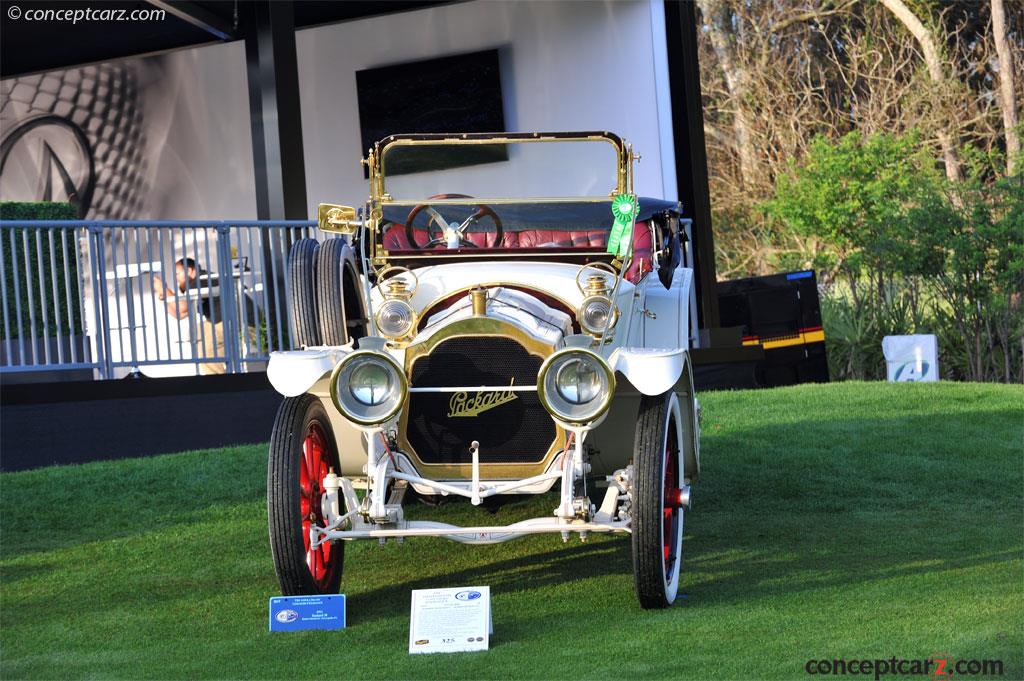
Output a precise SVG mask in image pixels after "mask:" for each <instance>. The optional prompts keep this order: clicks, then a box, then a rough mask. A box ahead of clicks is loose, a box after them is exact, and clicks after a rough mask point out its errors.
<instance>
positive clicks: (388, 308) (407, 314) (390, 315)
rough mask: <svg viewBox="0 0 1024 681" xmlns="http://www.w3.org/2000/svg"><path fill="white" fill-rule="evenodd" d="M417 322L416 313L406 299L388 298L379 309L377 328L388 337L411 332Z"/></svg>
mask: <svg viewBox="0 0 1024 681" xmlns="http://www.w3.org/2000/svg"><path fill="white" fill-rule="evenodd" d="M415 322H416V313H415V312H414V311H413V309H412V307H411V306H410V305H409V303H407V302H405V301H404V300H388V301H386V302H385V303H384V304H383V305H381V306H380V309H379V310H378V311H377V328H378V329H380V332H381V333H382V334H384V335H385V336H387V337H388V338H402V337H403V336H406V335H408V334H409V332H410V331H411V330H412V326H413V324H414V323H415Z"/></svg>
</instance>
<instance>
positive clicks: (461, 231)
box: [405, 194, 505, 250]
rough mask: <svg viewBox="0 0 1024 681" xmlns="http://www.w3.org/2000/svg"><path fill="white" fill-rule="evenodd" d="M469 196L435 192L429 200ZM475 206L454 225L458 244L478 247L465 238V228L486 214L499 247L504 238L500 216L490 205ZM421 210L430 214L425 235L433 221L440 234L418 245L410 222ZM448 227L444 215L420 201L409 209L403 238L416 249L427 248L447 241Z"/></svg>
mask: <svg viewBox="0 0 1024 681" xmlns="http://www.w3.org/2000/svg"><path fill="white" fill-rule="evenodd" d="M471 198H473V197H472V196H468V195H466V194H436V195H434V196H431V197H430V200H433V199H471ZM477 208H478V209H479V210H477V212H475V213H473V214H472V215H470V216H469V217H468V218H466V219H465V221H463V223H462V224H461V225H459V226H458V227H455V232H456V234H457V236H458V238H459V246H460V247H461V246H469V247H471V248H478V246H477V245H476V244H475V243H473V242H472V241H470V240H469V239H468V238H466V229H468V228H469V226H470V225H472V224H473V223H475V222H477V221H479V220H480V218H482V217H484V216H485V215H486V216H488V217H490V218H491V219H492V220H494V227H495V236H494V248H499V247H500V246H501V244H502V242H503V241H504V240H505V229H504V227H502V225H501V218H499V217H498V214H497V213H495V212H494V210H493V209H492V208H491V207H490V206H485V205H483V204H478V205H477ZM423 210H426V211H427V213H428V214H429V215H430V220H429V221H428V222H427V236H428V237H429V236H430V225H432V224H434V223H435V222H436V223H437V226H438V227H440V228H441V236H440V237H437V238H432V239H430V241H428V242H427V243H426V244H425V245H423V246H420V245H419V244H418V243H416V233H415V232H416V230H414V229H413V226H412V223H413V220H415V219H416V216H417V215H419V214H420V211H423ZM448 227H449V225H448V221H447V220H445V219H444V217H442V216H441V214H440V213H438V212H437V210H436V209H435V208H434V207H433V206H431V205H430V204H428V203H421V204H419V205H417V206H415V207H414V208H413V209H412V210H411V211H409V217H407V218H406V219H405V238H406V239H408V240H409V244H410V245H411V246H413V247H414V248H416V249H419V250H425V249H427V248H433V247H434V246H437V245H439V244H445V243H448V239H447V238H445V231H446V230H447V229H448Z"/></svg>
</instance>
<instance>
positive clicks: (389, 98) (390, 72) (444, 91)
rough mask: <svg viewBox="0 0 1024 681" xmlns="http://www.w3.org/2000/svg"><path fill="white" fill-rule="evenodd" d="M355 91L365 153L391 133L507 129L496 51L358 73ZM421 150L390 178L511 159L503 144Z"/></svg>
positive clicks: (405, 156)
mask: <svg viewBox="0 0 1024 681" xmlns="http://www.w3.org/2000/svg"><path fill="white" fill-rule="evenodd" d="M356 90H357V92H358V97H359V127H360V133H361V138H362V144H363V152H364V153H365V151H366V150H367V149H369V148H370V147H371V146H373V144H374V143H375V142H377V141H379V140H381V139H384V138H385V137H387V136H388V135H395V134H402V133H427V132H503V131H504V130H505V108H504V102H503V100H502V93H501V71H500V61H499V55H498V50H496V49H494V50H484V51H482V52H470V53H465V54H457V55H450V56H445V57H438V58H435V59H425V60H422V61H414V62H407V63H404V64H391V65H388V66H381V67H377V68H372V69H364V70H362V71H356ZM418 151H419V150H412V149H409V150H406V151H404V152H403V153H402V155H401V159H400V160H399V159H398V158H396V159H395V162H394V163H392V164H391V165H390V166H389V167H388V170H387V173H388V175H401V174H407V173H419V172H426V171H430V170H444V169H447V168H458V167H462V166H472V165H479V164H481V163H495V162H500V161H507V160H508V150H507V148H506V147H505V145H503V144H487V145H472V146H463V147H459V148H457V149H452V148H451V147H448V148H447V149H446V150H445V152H446V153H443V154H442V153H439V149H430V150H426V149H425V150H423V153H416V152H418Z"/></svg>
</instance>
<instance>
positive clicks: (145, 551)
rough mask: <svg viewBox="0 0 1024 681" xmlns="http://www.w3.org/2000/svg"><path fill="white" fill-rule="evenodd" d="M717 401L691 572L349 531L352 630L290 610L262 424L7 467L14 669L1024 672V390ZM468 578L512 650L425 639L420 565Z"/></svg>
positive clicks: (453, 581)
mask: <svg viewBox="0 0 1024 681" xmlns="http://www.w3.org/2000/svg"><path fill="white" fill-rule="evenodd" d="M703 405H704V440H703V442H704V447H703V456H702V459H703V477H702V479H701V480H700V482H699V483H698V484H697V485H696V487H695V492H694V499H695V501H694V508H693V511H692V512H691V513H690V514H689V515H688V516H687V526H686V543H685V558H684V563H683V570H684V576H683V585H682V589H683V591H684V592H685V595H684V597H683V598H682V599H681V602H680V603H678V604H677V606H676V607H673V608H671V609H668V610H663V611H642V610H640V609H639V607H638V606H637V604H636V600H635V598H634V595H633V577H632V571H631V565H630V560H629V540H628V538H607V537H606V538H601V537H593V538H592V539H591V540H590V541H589V542H587V543H586V544H581V543H579V542H578V541H577V540H572V541H570V542H569V543H568V544H564V545H563V544H562V542H561V540H560V539H559V538H557V537H542V536H536V537H531V538H527V539H520V540H518V541H514V542H510V543H506V544H501V545H497V546H485V547H474V546H463V545H460V544H454V543H449V542H446V541H444V540H440V539H419V540H408V541H406V542H405V544H404V545H396V544H394V543H389V544H387V545H386V546H379V545H378V544H376V543H355V544H349V545H348V547H347V551H346V561H345V577H344V580H343V583H342V586H343V589H344V591H345V593H346V594H347V595H348V597H349V609H348V614H349V624H350V628H349V629H347V630H345V631H342V632H303V633H298V634H274V635H271V634H270V633H268V631H267V599H268V597H270V596H274V595H277V591H276V589H277V586H276V580H275V577H274V570H273V567H272V565H271V560H270V550H269V547H268V541H267V521H266V509H265V502H264V495H265V484H266V483H265V477H266V472H265V471H266V469H265V464H266V451H265V448H264V447H241V448H235V449H225V450H218V451H207V452H195V453H189V454H182V455H174V456H163V457H157V458H149V459H138V460H128V461H120V462H109V463H98V464H90V465H85V466H69V467H61V468H50V469H44V470H39V471H30V472H25V473H13V474H7V475H4V476H2V477H0V513H2V515H0V678H4V679H15V678H132V679H142V678H296V679H313V678H318V679H350V678H358V679H378V678H431V679H434V678H436V679H469V678H473V679H477V678H517V679H541V678H576V679H599V678H625V677H629V678H636V679H647V678H650V679H714V678H743V679H760V678H773V679H774V678H780V679H810V678H813V677H810V676H808V675H807V674H806V672H805V671H804V665H805V664H806V663H807V661H808V660H810V659H830V660H831V659H838V658H846V659H858V660H859V659H869V658H880V659H889V658H892V657H894V656H895V657H897V658H927V657H930V656H931V655H933V654H945V655H948V656H951V657H952V658H954V659H962V660H969V659H978V660H986V659H999V660H1002V661H1003V663H1004V674H1003V676H1002V677H1001V678H1004V679H1021V678H1022V676H1024V668H1022V656H1024V653H1022V651H1024V564H1022V558H1024V514H1022V511H1024V499H1022V494H1024V389H1022V388H1021V387H1014V386H995V385H977V384H945V383H942V384H931V385H907V384H900V385H895V384H885V383H878V384H865V383H860V384H858V383H846V384H834V385H821V386H800V387H795V388H785V389H777V390H764V391H756V392H753V391H750V392H747V391H744V392H720V393H709V394H706V395H704V396H703ZM55 427H60V426H59V424H55ZM269 427H270V424H267V428H268V429H269ZM555 504H556V502H555V500H554V499H553V498H552V497H551V496H545V497H539V498H538V497H533V498H524V499H523V500H521V501H516V502H515V503H512V504H509V505H506V506H505V507H503V508H502V509H501V510H500V511H499V512H498V515H497V518H492V517H491V516H490V515H489V513H488V512H487V511H485V510H483V509H474V508H472V507H470V506H469V505H468V504H448V505H445V506H443V507H441V508H440V509H428V508H426V507H423V506H418V505H417V506H410V511H411V514H412V515H414V516H415V517H420V518H424V517H427V516H428V515H431V516H432V517H433V518H434V519H439V520H446V521H448V522H458V523H467V522H483V523H491V522H494V521H495V520H497V521H501V522H512V521H514V520H518V519H521V518H525V517H529V516H531V515H547V514H550V513H551V510H552V509H553V508H554V506H555ZM467 585H490V587H491V591H492V594H493V608H494V610H493V612H494V630H495V633H494V637H493V638H492V647H491V650H489V651H487V652H481V653H471V654H462V655H432V656H410V655H408V654H407V653H406V646H407V637H408V626H409V601H410V595H409V592H410V589H414V588H426V587H446V586H467ZM832 678H837V677H832ZM869 678H870V677H869ZM888 678H897V677H888ZM902 678H908V677H902ZM910 678H912V677H910Z"/></svg>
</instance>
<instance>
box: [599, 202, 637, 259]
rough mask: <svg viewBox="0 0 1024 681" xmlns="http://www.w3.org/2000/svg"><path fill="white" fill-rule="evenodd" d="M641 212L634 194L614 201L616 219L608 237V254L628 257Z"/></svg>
mask: <svg viewBox="0 0 1024 681" xmlns="http://www.w3.org/2000/svg"><path fill="white" fill-rule="evenodd" d="M639 212H640V205H639V203H638V202H637V200H636V197H635V196H633V195H632V194H619V195H618V196H616V197H615V198H614V199H612V217H613V218H615V223H614V224H613V225H612V231H611V234H609V235H608V248H607V249H605V250H606V252H608V253H613V254H614V255H616V256H620V257H621V256H624V255H626V252H627V251H628V250H629V244H630V243H631V242H632V240H633V222H634V221H635V220H636V216H637V213H639Z"/></svg>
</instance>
